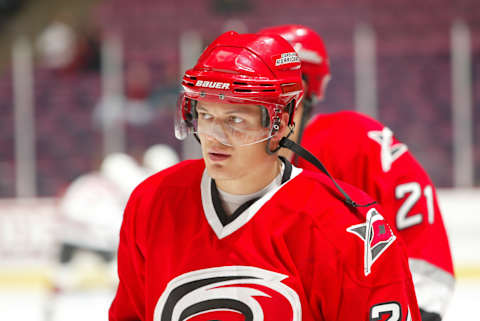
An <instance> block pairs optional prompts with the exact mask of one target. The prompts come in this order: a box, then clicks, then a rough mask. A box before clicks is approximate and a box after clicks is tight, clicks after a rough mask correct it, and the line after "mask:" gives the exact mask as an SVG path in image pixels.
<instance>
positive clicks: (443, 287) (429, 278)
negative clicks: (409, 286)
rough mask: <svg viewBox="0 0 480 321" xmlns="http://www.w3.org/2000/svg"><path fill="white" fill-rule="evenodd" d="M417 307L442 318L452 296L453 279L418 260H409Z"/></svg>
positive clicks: (440, 270) (442, 271)
mask: <svg viewBox="0 0 480 321" xmlns="http://www.w3.org/2000/svg"><path fill="white" fill-rule="evenodd" d="M408 263H409V266H410V271H411V272H412V278H413V284H414V285H415V292H416V294H417V300H418V306H419V307H420V308H421V309H423V310H425V311H428V312H432V313H438V314H440V315H441V316H442V317H443V315H444V314H445V311H446V308H447V305H448V303H449V301H450V299H451V297H452V295H453V290H454V287H455V278H454V277H453V275H451V274H450V273H448V272H446V271H444V270H442V269H440V268H438V267H437V266H435V265H433V264H431V263H429V262H427V261H425V260H420V259H413V258H409V259H408Z"/></svg>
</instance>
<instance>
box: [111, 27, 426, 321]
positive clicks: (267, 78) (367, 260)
mask: <svg viewBox="0 0 480 321" xmlns="http://www.w3.org/2000/svg"><path fill="white" fill-rule="evenodd" d="M182 87H183V89H184V93H183V94H182V95H181V97H180V99H179V106H178V118H177V120H176V124H175V129H176V136H177V137H178V138H180V139H184V138H185V137H186V136H187V135H189V134H193V135H195V137H197V139H198V140H199V142H200V143H201V149H202V154H203V159H200V160H188V161H183V162H181V163H179V164H177V165H175V166H173V167H170V168H169V169H166V170H164V171H161V172H160V173H157V174H155V175H153V176H151V177H150V178H148V179H147V180H146V181H144V182H143V183H141V184H140V185H139V186H138V187H137V188H136V189H135V191H134V192H133V193H132V195H131V197H130V200H129V202H128V204H127V207H126V210H125V213H124V219H123V223H122V228H121V233H120V246H119V251H118V271H119V279H120V283H119V286H118V289H117V294H116V297H115V299H114V301H113V303H112V305H111V308H110V311H109V318H110V321H126V320H129V321H132V320H144V321H151V320H155V321H160V320H162V321H167V320H168V321H171V320H173V321H180V320H189V321H200V320H225V321H228V320H265V321H283V320H289V321H313V320H316V321H330V320H337V321H351V320H364V321H367V320H383V319H384V318H385V317H388V319H389V320H402V321H404V320H420V315H419V311H418V306H417V303H416V298H415V293H414V289H413V283H412V280H411V276H410V272H409V270H408V262H407V257H406V254H405V252H404V247H403V245H402V243H401V241H399V240H398V239H396V237H395V235H394V234H393V232H392V230H391V229H390V228H389V226H388V224H386V223H385V221H384V220H383V218H382V215H381V210H380V209H379V208H378V207H376V206H372V205H371V198H370V197H368V196H367V195H366V194H365V193H363V192H361V191H360V190H357V189H356V188H353V187H351V186H349V185H343V184H341V186H340V185H338V184H337V183H334V181H333V180H330V179H329V178H328V177H327V176H325V175H323V174H321V173H315V172H309V171H304V170H302V169H299V168H296V167H295V166H292V164H291V163H290V162H289V161H287V160H286V159H280V158H278V149H279V148H280V147H282V146H290V147H291V146H292V143H291V141H289V140H288V139H286V138H285V137H284V136H286V135H288V132H289V131H290V130H291V129H292V125H293V123H292V121H293V113H294V110H295V108H296V106H297V104H298V102H299V101H300V100H301V97H302V95H303V90H302V82H301V73H300V62H299V58H298V56H297V54H296V53H295V51H294V50H293V48H292V47H291V46H290V45H289V44H288V42H287V41H285V40H284V39H282V38H281V37H279V36H259V35H254V34H237V33H235V32H227V33H225V34H223V35H221V36H220V37H218V38H217V39H216V40H215V41H214V42H213V43H212V44H211V45H210V46H208V47H207V48H206V49H205V51H204V52H203V54H202V55H201V57H200V58H199V60H198V62H197V64H196V66H195V67H194V68H193V69H190V70H188V71H187V72H186V73H185V75H184V77H183V80H182ZM356 202H358V203H356ZM369 203H370V204H369ZM358 204H362V205H358Z"/></svg>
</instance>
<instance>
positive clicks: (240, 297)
mask: <svg viewBox="0 0 480 321" xmlns="http://www.w3.org/2000/svg"><path fill="white" fill-rule="evenodd" d="M285 278H287V276H286V275H283V274H279V273H275V272H271V271H267V270H263V269H260V268H255V267H250V266H222V267H216V268H210V269H204V270H198V271H193V272H189V273H185V274H182V275H180V276H178V277H176V278H175V279H173V280H171V281H170V282H169V283H168V285H167V287H166V289H165V291H164V292H163V294H162V295H161V296H160V299H159V300H158V302H157V305H156V307H155V313H154V320H155V321H187V320H188V321H210V320H221V321H263V320H265V321H276V320H280V319H282V320H292V321H301V320H302V308H301V305H300V299H299V297H298V295H297V293H296V292H295V291H294V290H293V289H292V288H290V287H288V286H287V285H285V284H283V283H282V282H281V281H282V280H284V279H285Z"/></svg>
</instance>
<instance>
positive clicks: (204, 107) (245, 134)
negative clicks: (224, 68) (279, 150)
mask: <svg viewBox="0 0 480 321" xmlns="http://www.w3.org/2000/svg"><path fill="white" fill-rule="evenodd" d="M282 108H283V107H282V106H281V105H276V104H272V103H269V102H262V101H258V100H252V99H243V98H242V99H239V98H236V97H228V96H223V95H218V94H206V93H205V94H202V95H198V96H192V95H191V94H188V95H187V94H182V95H181V96H180V97H179V103H178V107H177V119H176V121H175V135H176V137H177V138H178V139H185V138H186V137H187V136H188V135H189V134H196V135H197V136H198V137H199V138H200V140H204V139H215V140H217V141H218V142H220V143H221V144H223V145H227V146H246V145H252V144H256V143H260V142H263V141H265V140H267V139H269V138H271V137H272V136H273V135H274V134H275V133H276V132H277V131H278V129H279V122H280V118H279V117H273V119H274V121H273V122H272V121H271V118H270V115H269V112H268V110H275V111H276V112H277V113H278V115H280V113H281V110H282Z"/></svg>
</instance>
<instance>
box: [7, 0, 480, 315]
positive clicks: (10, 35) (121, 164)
mask: <svg viewBox="0 0 480 321" xmlns="http://www.w3.org/2000/svg"><path fill="white" fill-rule="evenodd" d="M287 23H299V24H304V25H306V26H308V27H311V28H313V29H314V30H316V31H317V32H318V33H319V34H320V35H321V36H322V37H323V39H324V41H325V43H326V46H327V50H328V53H329V56H330V60H331V72H332V81H331V82H330V85H329V87H328V90H327V94H326V99H325V101H324V102H323V103H320V104H318V105H317V106H316V112H322V113H323V112H335V111H339V110H344V109H357V110H359V111H362V112H365V113H367V114H370V115H372V116H374V117H376V118H377V119H379V120H380V121H381V122H383V123H384V124H385V125H387V126H389V127H390V128H391V129H392V130H393V131H394V132H395V134H396V136H397V137H398V138H399V139H400V140H402V141H403V142H405V143H406V144H407V145H408V147H409V149H410V150H411V151H412V153H413V154H414V155H415V157H416V158H417V159H418V160H419V161H420V162H421V163H422V165H423V166H424V168H425V169H426V170H427V172H428V173H429V175H430V176H431V178H432V179H433V181H434V183H435V184H436V186H437V187H438V188H440V189H439V199H440V203H441V204H440V205H441V207H442V209H443V212H444V214H443V215H444V220H445V223H446V228H447V230H448V232H449V235H450V238H451V247H452V250H453V255H454V260H455V266H456V271H457V275H458V278H459V282H458V285H457V290H456V293H455V296H454V299H453V301H452V304H451V306H450V309H449V311H448V313H447V317H446V320H447V321H451V320H458V319H462V320H466V319H470V320H471V319H472V315H476V314H473V305H474V303H478V302H480V233H478V232H477V231H478V230H480V189H479V187H480V2H479V1H478V0H457V1H448V0H435V1H434V0H424V1H413V0H390V1H373V0H357V1H353V0H336V1H334V0H324V1H313V0H297V1H294V2H293V1H286V0H275V1H274V0H255V1H254V0H195V1H187V0H176V1H166V0H137V1H129V0H69V1H65V0H63V1H62V0H0V319H2V320H3V319H15V320H30V321H32V320H42V321H43V320H45V321H47V320H48V321H50V320H77V319H78V320H85V319H87V318H89V319H90V320H91V321H94V320H106V319H107V309H108V306H109V304H110V302H111V300H112V298H113V295H114V290H115V285H116V282H117V281H116V275H115V248H116V244H117V234H118V228H119V224H120V222H121V216H122V208H123V206H124V204H125V201H126V199H127V197H128V194H129V193H130V192H131V190H132V189H133V187H134V186H135V185H136V184H138V183H139V182H140V181H141V180H142V179H144V178H145V177H147V176H148V175H149V174H151V173H153V172H155V171H158V170H160V169H161V168H162V167H163V166H169V165H171V164H174V163H175V162H177V161H178V160H182V159H187V158H192V157H199V155H200V154H199V150H198V146H197V145H196V142H195V141H188V140H187V141H185V142H180V141H178V140H176V139H175V137H174V132H173V117H174V113H175V108H176V99H177V94H178V90H179V79H180V77H181V75H182V74H183V71H185V70H186V69H187V68H189V67H191V66H193V64H194V63H195V61H196V59H197V58H198V56H199V55H200V53H201V51H202V50H203V48H204V47H205V46H206V45H207V44H208V43H209V42H211V41H212V40H213V39H214V38H216V37H217V36H218V35H219V34H220V33H221V32H223V31H227V30H236V31H238V32H256V31H258V30H260V29H261V28H264V27H267V26H272V25H278V24H287ZM345 148H348V146H345ZM99 199H101V200H102V201H101V202H99V201H98V200H99ZM26 306H28V309H26V308H25V307H26ZM473 318H474V317H473Z"/></svg>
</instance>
